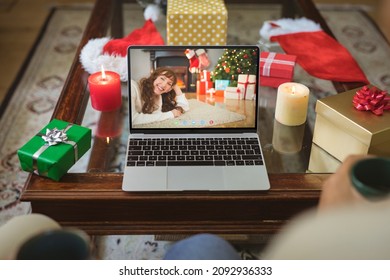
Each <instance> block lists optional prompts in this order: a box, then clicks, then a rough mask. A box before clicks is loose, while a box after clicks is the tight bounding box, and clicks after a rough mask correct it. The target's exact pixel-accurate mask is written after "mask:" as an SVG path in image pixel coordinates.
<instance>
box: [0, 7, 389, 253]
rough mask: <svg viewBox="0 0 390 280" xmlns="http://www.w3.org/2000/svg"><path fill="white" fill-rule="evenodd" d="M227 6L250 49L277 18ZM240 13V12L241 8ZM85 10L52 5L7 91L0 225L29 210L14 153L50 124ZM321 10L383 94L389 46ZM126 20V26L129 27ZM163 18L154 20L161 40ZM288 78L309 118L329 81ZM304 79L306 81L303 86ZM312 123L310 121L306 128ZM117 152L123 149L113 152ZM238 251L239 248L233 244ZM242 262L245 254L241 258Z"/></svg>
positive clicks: (131, 243) (360, 20) (104, 244)
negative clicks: (303, 93) (303, 90)
mask: <svg viewBox="0 0 390 280" xmlns="http://www.w3.org/2000/svg"><path fill="white" fill-rule="evenodd" d="M128 7H129V8H127V9H126V10H125V16H124V18H125V20H126V22H127V23H126V29H125V32H126V34H127V33H129V32H130V31H132V30H133V29H134V28H138V27H140V26H142V24H143V15H142V10H141V8H140V7H138V6H135V7H134V6H133V7H131V8H130V6H128ZM244 7H245V8H243V6H232V7H228V8H229V20H233V19H234V21H235V22H236V23H237V22H238V23H239V24H232V22H229V23H228V24H229V34H228V43H229V44H256V43H257V42H258V40H259V39H260V38H259V29H260V27H261V26H260V24H257V22H260V23H261V22H262V21H264V20H267V19H277V18H278V14H279V9H278V8H275V6H269V8H268V9H263V10H262V11H261V12H258V11H255V10H254V9H252V8H251V7H247V6H244ZM244 9H245V10H244ZM90 11H91V10H90V7H89V6H81V7H57V8H56V9H55V11H54V12H53V14H52V17H51V19H50V21H49V24H48V26H47V27H46V29H45V30H44V36H43V37H42V38H41V40H40V42H39V44H38V47H37V49H36V52H35V54H34V56H33V57H32V60H31V62H30V63H29V65H28V67H27V68H26V69H25V70H26V72H25V74H24V76H23V77H22V78H21V80H20V83H19V85H18V87H17V88H16V90H15V91H14V93H13V96H12V99H11V100H10V102H9V104H8V107H7V108H6V110H5V112H4V114H3V116H2V118H1V119H0V129H1V131H2V133H1V136H0V157H1V165H0V225H1V224H3V223H4V222H5V221H7V220H8V219H10V218H11V217H13V216H15V215H22V214H26V213H29V212H30V211H31V207H30V204H29V203H27V202H24V203H20V202H19V198H20V194H21V193H22V192H23V187H24V183H25V180H26V178H27V174H26V173H25V172H21V171H20V168H19V162H18V159H17V156H16V151H17V149H18V148H19V147H20V146H22V145H23V144H24V143H25V142H26V141H27V140H28V139H29V138H31V137H32V136H33V135H34V134H35V133H36V132H37V131H38V130H39V129H40V128H41V127H43V126H44V125H45V124H46V123H47V122H48V121H49V119H50V117H51V115H52V112H53V109H54V106H55V104H56V102H57V99H58V97H59V94H60V93H61V89H62V87H63V84H64V81H65V79H66V76H67V74H68V70H69V68H70V65H71V63H72V61H73V58H74V53H75V50H76V47H77V45H78V43H79V41H80V39H81V36H82V32H83V30H84V27H85V25H86V23H87V20H88V17H89V13H90ZM321 13H322V14H323V15H324V17H325V18H326V20H327V22H328V24H329V26H330V28H331V29H332V31H333V32H334V34H335V35H336V37H337V38H338V40H339V41H340V42H341V43H342V44H344V46H346V47H347V48H348V49H349V50H350V52H351V53H352V55H353V56H354V57H355V58H356V60H357V62H358V63H359V64H360V65H361V67H362V69H363V70H364V71H365V73H366V74H367V76H368V78H369V80H370V82H371V83H373V84H376V85H377V86H378V87H380V88H382V89H387V90H389V89H390V65H389V64H388V63H386V62H387V61H388V60H389V58H390V48H389V47H388V43H387V42H386V40H385V39H384V38H383V37H382V35H381V34H380V33H378V30H377V29H376V27H375V26H373V25H372V23H371V21H370V20H369V19H368V18H367V17H366V16H365V15H364V13H362V12H361V10H360V9H352V8H351V7H350V6H349V7H348V9H343V8H340V7H334V6H321ZM130 22H131V23H130ZM164 22H165V21H164V19H162V20H160V22H158V23H157V25H158V28H159V30H160V31H161V33H162V34H163V35H164V32H163V29H164V28H163V27H164ZM294 80H296V81H300V80H305V84H306V85H308V86H309V87H310V89H311V92H312V93H313V98H312V100H311V101H310V102H311V106H310V110H311V112H309V116H314V104H315V101H316V99H317V98H322V97H325V96H327V95H330V94H334V93H335V90H334V88H333V86H332V84H331V83H330V82H328V81H324V80H319V79H315V78H312V77H308V75H307V74H306V73H305V72H304V71H303V70H302V69H301V68H300V67H299V66H297V67H296V69H295V73H294ZM307 81H309V82H307ZM86 115H87V116H88V117H87V118H86V119H85V120H84V123H83V125H85V126H88V127H90V128H91V129H94V128H95V126H96V122H97V117H96V113H94V112H93V111H92V110H90V111H87V114H86ZM313 118H314V117H312V119H311V120H310V119H309V121H311V124H313ZM119 148H123V147H119ZM87 161H88V155H85V156H84V157H83V158H82V159H81V160H80V162H78V163H77V165H76V166H75V167H74V168H73V172H77V171H83V170H84V168H85V166H86V163H87ZM120 162H121V160H117V161H116V162H114V163H113V170H117V171H120V170H121V164H120ZM170 244H171V242H168V241H158V240H156V239H155V237H154V236H151V235H140V236H103V237H99V238H96V245H97V255H98V257H99V258H102V259H159V258H161V257H162V256H163V255H164V252H165V250H166V249H167V248H168V247H169V245H170ZM240 248H241V249H242V248H243V247H240ZM256 250H257V249H256V248H255V247H251V248H250V250H249V252H250V253H249V254H247V252H248V250H244V251H242V252H243V256H249V258H252V257H259V251H256ZM245 258H246V257H245Z"/></svg>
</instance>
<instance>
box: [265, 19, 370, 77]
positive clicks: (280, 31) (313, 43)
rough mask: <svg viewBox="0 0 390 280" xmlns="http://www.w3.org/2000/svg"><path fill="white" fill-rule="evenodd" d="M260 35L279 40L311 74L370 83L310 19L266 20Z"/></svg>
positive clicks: (355, 63)
mask: <svg viewBox="0 0 390 280" xmlns="http://www.w3.org/2000/svg"><path fill="white" fill-rule="evenodd" d="M260 35H261V37H263V38H265V39H267V40H269V41H276V42H278V43H279V45H280V46H281V48H282V49H283V50H284V51H285V52H286V53H287V54H291V55H295V56H297V63H298V64H299V65H300V66H301V67H302V68H303V69H305V70H306V71H307V72H308V73H309V74H310V75H312V76H315V77H318V78H321V79H325V80H332V81H338V82H363V83H366V84H368V83H369V82H368V80H367V77H366V75H365V74H364V73H363V71H362V70H361V68H360V66H359V65H358V63H357V62H356V61H355V59H354V58H353V57H352V55H351V54H350V53H349V51H348V50H347V49H346V48H345V47H344V46H342V45H341V44H340V43H339V42H337V41H336V40H335V39H334V38H332V37H331V36H329V35H328V34H327V33H325V32H324V31H323V30H322V29H321V27H320V25H319V24H317V23H315V22H313V21H311V20H309V19H306V18H299V19H287V18H286V19H279V20H275V21H267V22H265V23H264V24H263V26H262V28H261V29H260Z"/></svg>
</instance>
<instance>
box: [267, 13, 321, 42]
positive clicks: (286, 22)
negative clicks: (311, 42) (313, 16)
mask: <svg viewBox="0 0 390 280" xmlns="http://www.w3.org/2000/svg"><path fill="white" fill-rule="evenodd" d="M320 30H322V29H321V26H320V25H319V24H318V23H315V22H314V21H312V20H310V19H307V18H304V17H303V18H298V19H292V18H282V19H278V20H272V21H266V22H264V24H263V26H262V27H261V29H260V36H261V37H262V38H264V39H266V40H269V39H270V38H271V37H272V36H277V35H284V34H291V33H298V32H314V31H320Z"/></svg>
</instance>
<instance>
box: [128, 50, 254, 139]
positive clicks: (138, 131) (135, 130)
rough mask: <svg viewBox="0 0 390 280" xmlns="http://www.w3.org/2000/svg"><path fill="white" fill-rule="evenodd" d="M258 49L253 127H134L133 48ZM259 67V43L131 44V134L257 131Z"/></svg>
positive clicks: (129, 100) (129, 99) (129, 97)
mask: <svg viewBox="0 0 390 280" xmlns="http://www.w3.org/2000/svg"><path fill="white" fill-rule="evenodd" d="M228 48H229V49H243V48H245V49H257V56H258V57H257V61H258V63H257V65H256V68H257V69H256V81H257V82H256V87H255V96H256V98H255V102H256V104H255V123H254V126H253V127H229V128H223V127H213V126H211V127H194V128H188V127H178V128H136V127H133V124H132V112H131V85H130V83H131V76H132V75H131V55H130V53H131V50H133V49H137V50H139V49H141V50H156V51H175V50H176V51H177V50H185V49H206V50H207V49H228ZM148 62H149V61H148ZM259 67H260V48H259V47H258V46H257V45H225V46H198V45H197V46H194V45H174V46H173V45H163V46H149V45H148V46H141V45H136V46H129V48H128V50H127V70H128V74H127V77H128V81H127V94H128V96H127V97H128V108H129V114H128V121H129V128H130V133H131V134H134V133H136V134H177V133H185V134H197V133H202V134H203V133H213V134H219V133H245V132H247V133H253V132H256V131H257V127H258V113H259V108H258V97H259Z"/></svg>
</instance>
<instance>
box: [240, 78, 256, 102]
mask: <svg viewBox="0 0 390 280" xmlns="http://www.w3.org/2000/svg"><path fill="white" fill-rule="evenodd" d="M237 87H238V88H239V89H240V91H241V93H242V95H243V99H250V100H252V99H255V96H256V75H248V74H240V75H238V79H237Z"/></svg>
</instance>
